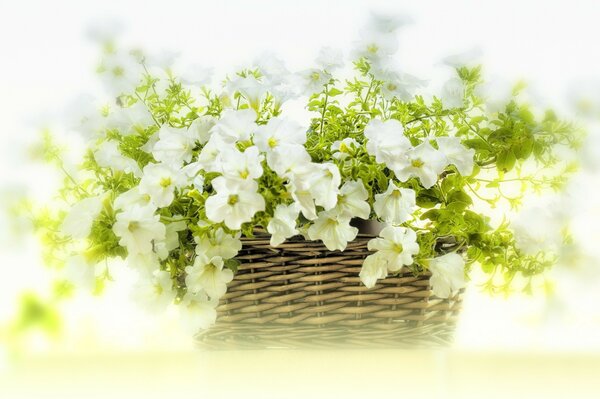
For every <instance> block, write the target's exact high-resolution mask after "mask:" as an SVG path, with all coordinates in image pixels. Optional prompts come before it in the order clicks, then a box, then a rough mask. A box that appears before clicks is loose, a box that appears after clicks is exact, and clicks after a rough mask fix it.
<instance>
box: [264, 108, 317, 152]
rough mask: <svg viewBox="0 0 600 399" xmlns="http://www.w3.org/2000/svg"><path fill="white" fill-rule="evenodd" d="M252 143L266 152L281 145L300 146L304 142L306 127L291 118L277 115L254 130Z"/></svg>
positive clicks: (274, 149)
mask: <svg viewBox="0 0 600 399" xmlns="http://www.w3.org/2000/svg"><path fill="white" fill-rule="evenodd" d="M254 143H255V144H256V146H257V147H258V148H259V149H260V150H261V151H264V152H266V153H267V154H270V153H272V152H273V151H276V150H277V149H279V148H281V147H282V146H296V145H300V146H302V145H304V143H306V129H305V128H303V127H302V126H300V125H299V124H298V123H296V122H295V121H293V120H291V119H288V118H282V117H279V116H277V117H274V118H271V119H270V120H269V122H268V123H267V124H266V125H262V126H260V127H259V128H258V129H257V130H256V134H255V135H254Z"/></svg>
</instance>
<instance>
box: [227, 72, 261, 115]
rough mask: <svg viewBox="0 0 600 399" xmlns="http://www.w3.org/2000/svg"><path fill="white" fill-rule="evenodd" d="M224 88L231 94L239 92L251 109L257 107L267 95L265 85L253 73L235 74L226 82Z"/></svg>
mask: <svg viewBox="0 0 600 399" xmlns="http://www.w3.org/2000/svg"><path fill="white" fill-rule="evenodd" d="M226 88H227V90H228V92H230V93H231V94H232V95H233V94H234V93H239V94H241V95H242V96H243V97H244V98H245V99H246V101H248V103H249V104H250V107H251V108H253V109H258V108H259V107H260V104H261V103H262V102H263V100H264V99H265V98H266V96H267V87H266V86H265V84H264V83H263V82H261V81H260V80H258V79H257V78H256V77H255V76H254V75H248V76H246V77H243V76H236V77H235V78H233V79H232V80H230V81H229V82H227V85H226Z"/></svg>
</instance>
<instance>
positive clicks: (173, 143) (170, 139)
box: [152, 125, 196, 167]
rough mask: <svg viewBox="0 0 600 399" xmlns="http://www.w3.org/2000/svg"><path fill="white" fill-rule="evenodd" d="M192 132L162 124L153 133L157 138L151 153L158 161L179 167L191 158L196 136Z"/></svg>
mask: <svg viewBox="0 0 600 399" xmlns="http://www.w3.org/2000/svg"><path fill="white" fill-rule="evenodd" d="M193 133H194V132H193V131H191V130H187V129H176V128H173V127H170V126H167V125H163V126H162V127H161V128H160V130H159V131H158V132H157V133H155V134H157V135H158V137H159V139H158V141H157V142H156V144H154V147H153V148H152V155H153V156H154V158H155V159H156V160H157V161H159V162H163V163H165V164H169V165H172V166H174V167H181V165H183V163H184V162H190V161H191V160H192V154H193V150H194V147H195V146H196V137H194V135H193Z"/></svg>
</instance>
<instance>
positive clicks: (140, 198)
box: [113, 186, 156, 210]
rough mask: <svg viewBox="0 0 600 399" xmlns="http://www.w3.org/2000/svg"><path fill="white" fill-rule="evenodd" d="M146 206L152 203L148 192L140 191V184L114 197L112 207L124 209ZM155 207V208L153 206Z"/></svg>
mask: <svg viewBox="0 0 600 399" xmlns="http://www.w3.org/2000/svg"><path fill="white" fill-rule="evenodd" d="M134 205H136V206H148V205H150V206H151V205H152V202H151V199H150V196H149V195H148V194H142V193H140V186H135V187H133V188H132V189H130V190H128V191H125V192H124V193H122V194H120V195H119V196H118V197H117V198H115V202H114V204H113V207H114V208H115V209H116V210H125V209H128V208H130V207H132V206H134ZM155 209H156V208H155Z"/></svg>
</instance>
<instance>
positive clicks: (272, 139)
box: [267, 137, 278, 148]
mask: <svg viewBox="0 0 600 399" xmlns="http://www.w3.org/2000/svg"><path fill="white" fill-rule="evenodd" d="M277 144H278V143H277V139H276V138H275V137H270V138H269V141H267V145H268V146H269V148H275V147H277Z"/></svg>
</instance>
